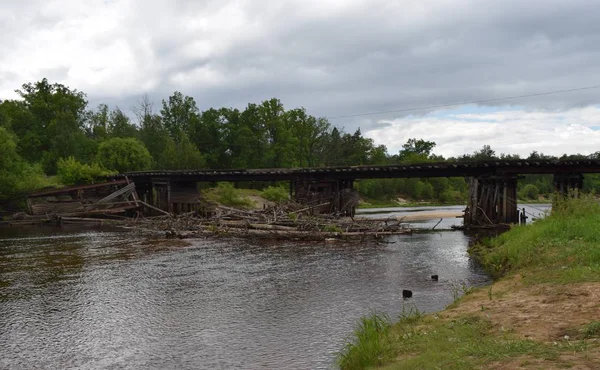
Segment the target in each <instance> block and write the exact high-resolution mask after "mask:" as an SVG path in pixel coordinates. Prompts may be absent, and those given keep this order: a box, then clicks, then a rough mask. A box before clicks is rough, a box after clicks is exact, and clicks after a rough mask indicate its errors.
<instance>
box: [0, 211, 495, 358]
mask: <svg viewBox="0 0 600 370" xmlns="http://www.w3.org/2000/svg"><path fill="white" fill-rule="evenodd" d="M411 211H412V212H420V210H418V209H417V210H411ZM421 211H422V210H421ZM384 212H385V213H383V214H381V213H380V214H378V216H382V215H383V216H385V217H388V216H391V215H395V214H396V213H401V212H407V210H398V209H392V210H384ZM369 217H372V216H369ZM438 220H439V219H437V220H422V221H418V222H416V224H421V226H423V227H425V228H429V225H432V224H433V225H435V223H436V222H437V221H438ZM444 222H445V223H446V224H449V223H450V222H452V223H459V222H457V220H456V219H449V220H446V221H444ZM416 224H415V225H416ZM469 240H470V239H469V237H468V236H466V235H465V234H463V233H462V232H457V231H454V232H452V231H441V232H434V233H424V234H413V235H412V236H409V235H406V236H404V235H403V236H393V237H390V238H388V239H387V240H386V242H385V243H372V242H369V243H356V242H355V243H341V242H330V243H310V244H298V243H291V242H290V243H281V242H250V241H245V240H231V239H230V240H225V239H220V240H212V239H206V240H205V239H190V240H175V241H173V240H162V239H157V238H156V237H155V236H152V235H148V234H141V233H136V232H131V231H123V230H118V229H109V228H102V229H82V228H62V229H53V228H36V229H0V349H1V354H2V355H1V356H0V368H2V369H5V368H6V369H21V368H22V369H33V368H48V369H58V368H61V369H70V368H85V369H117V368H118V369H319V368H331V367H332V364H333V361H334V358H335V353H336V352H337V351H339V350H340V349H341V348H342V346H343V343H344V341H345V340H346V339H347V338H348V337H349V336H350V334H351V332H352V329H353V327H354V325H355V323H356V320H357V319H358V318H359V317H360V316H363V315H365V314H368V313H369V312H371V311H381V312H385V313H387V314H389V315H390V316H391V317H392V318H394V317H397V315H398V314H399V313H401V312H402V310H403V306H404V309H409V308H410V307H417V308H418V309H419V310H421V311H425V312H432V311H437V310H441V309H443V308H444V307H445V306H447V305H448V304H449V303H451V302H452V300H453V296H454V294H455V292H456V291H457V287H458V286H460V285H462V284H465V285H469V286H479V285H483V284H486V283H488V282H489V278H488V277H487V275H486V274H485V273H484V272H483V271H482V269H481V268H480V267H478V266H477V265H476V264H475V263H473V261H471V259H470V258H469V257H468V255H467V253H466V250H467V246H468V243H469ZM432 274H437V275H439V277H440V278H439V281H437V282H435V281H432V280H431V279H430V276H431V275H432ZM402 289H410V290H412V291H413V292H414V296H413V298H411V299H408V300H403V299H402V296H401V292H402Z"/></svg>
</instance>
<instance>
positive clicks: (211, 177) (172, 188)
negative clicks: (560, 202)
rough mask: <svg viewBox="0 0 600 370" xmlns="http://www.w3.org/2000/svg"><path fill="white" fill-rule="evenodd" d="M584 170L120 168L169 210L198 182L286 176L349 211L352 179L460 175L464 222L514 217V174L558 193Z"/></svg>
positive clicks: (599, 166) (457, 165)
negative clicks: (548, 179) (540, 180)
mask: <svg viewBox="0 0 600 370" xmlns="http://www.w3.org/2000/svg"><path fill="white" fill-rule="evenodd" d="M585 173H600V160H592V159H589V160H534V161H532V160H509V161H507V160H491V161H477V162H439V163H416V164H410V165H386V166H342V167H316V168H273V169H230V170H210V169H202V170H180V171H144V172H129V173H123V174H120V175H118V176H116V177H117V178H124V177H127V178H129V179H131V180H133V181H135V184H136V189H137V192H138V194H139V195H140V197H141V198H143V199H144V200H145V201H146V202H148V203H151V204H152V205H153V206H155V207H158V208H160V209H163V210H165V211H169V212H175V213H178V212H187V211H191V210H194V209H196V208H197V207H198V201H197V199H198V190H197V183H199V182H219V181H231V182H269V181H288V182H289V183H290V195H291V196H292V197H293V198H294V199H296V200H297V201H303V202H307V203H312V204H315V203H319V202H321V203H320V204H322V203H323V201H325V203H327V206H326V207H325V209H324V211H327V212H340V213H346V214H348V213H350V214H352V213H353V211H354V204H352V202H351V201H350V200H351V199H355V198H356V196H355V194H354V191H353V182H354V180H357V179H378V178H428V177H465V178H467V182H468V185H469V200H468V205H467V208H466V210H465V219H464V221H465V226H476V225H486V224H499V223H514V222H518V210H517V179H518V176H519V175H525V174H552V175H554V184H555V187H556V191H557V192H559V193H561V194H568V193H569V192H574V193H575V194H576V193H577V192H578V190H579V189H581V188H582V184H583V175H584V174H585Z"/></svg>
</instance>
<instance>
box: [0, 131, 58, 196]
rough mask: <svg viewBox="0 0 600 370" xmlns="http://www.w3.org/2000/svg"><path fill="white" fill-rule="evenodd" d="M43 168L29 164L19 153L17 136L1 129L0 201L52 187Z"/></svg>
mask: <svg viewBox="0 0 600 370" xmlns="http://www.w3.org/2000/svg"><path fill="white" fill-rule="evenodd" d="M50 185H51V183H50V182H49V181H48V179H47V178H46V176H45V175H44V172H43V171H42V167H41V166H40V165H32V164H29V163H27V162H26V161H25V160H24V159H23V158H21V156H20V155H19V154H18V153H17V144H16V138H15V136H14V135H13V134H12V133H11V132H10V131H9V130H7V129H5V128H4V127H0V200H8V199H11V198H14V197H17V196H20V195H22V194H24V193H27V192H30V191H34V190H37V189H40V188H44V187H47V186H50Z"/></svg>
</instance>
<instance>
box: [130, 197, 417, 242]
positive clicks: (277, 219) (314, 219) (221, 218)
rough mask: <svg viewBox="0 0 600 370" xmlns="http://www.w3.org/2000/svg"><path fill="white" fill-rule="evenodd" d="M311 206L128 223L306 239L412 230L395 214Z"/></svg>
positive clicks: (175, 232) (220, 210)
mask: <svg viewBox="0 0 600 370" xmlns="http://www.w3.org/2000/svg"><path fill="white" fill-rule="evenodd" d="M317 206H319V205H317ZM313 207H315V206H313ZM311 208H312V207H305V206H303V205H301V204H298V203H293V202H288V203H283V204H278V205H275V206H272V207H268V208H265V209H263V210H259V211H248V210H241V209H236V208H230V207H225V206H217V207H216V209H215V213H214V216H213V217H210V218H205V217H201V216H200V215H199V213H198V212H190V213H186V214H181V215H177V216H156V217H151V218H140V219H137V220H136V221H135V222H131V223H130V224H129V226H130V227H142V228H147V229H152V230H158V231H161V232H164V233H165V235H166V236H167V237H169V238H194V237H202V236H209V235H216V236H234V237H250V238H268V239H286V240H306V241H319V240H330V239H359V240H361V239H373V238H375V239H377V238H381V237H383V236H387V235H393V234H409V233H411V232H412V231H411V230H410V229H408V228H406V225H405V224H403V223H402V222H401V221H399V220H397V219H395V218H393V219H387V220H368V219H355V218H350V217H338V216H337V215H313V214H311V212H310V211H311Z"/></svg>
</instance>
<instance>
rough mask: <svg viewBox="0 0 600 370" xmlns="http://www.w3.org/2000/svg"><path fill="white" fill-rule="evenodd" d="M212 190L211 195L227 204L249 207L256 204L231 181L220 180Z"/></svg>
mask: <svg viewBox="0 0 600 370" xmlns="http://www.w3.org/2000/svg"><path fill="white" fill-rule="evenodd" d="M212 192H213V194H212V195H209V197H210V198H213V200H216V201H217V202H219V203H221V204H223V205H226V206H231V207H243V208H247V207H252V205H253V204H254V202H252V200H250V199H248V198H246V197H245V196H244V195H243V193H242V192H241V191H240V190H239V189H236V188H235V187H234V186H233V185H232V184H231V183H230V182H220V183H219V184H218V185H217V187H216V189H213V191H212Z"/></svg>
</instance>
